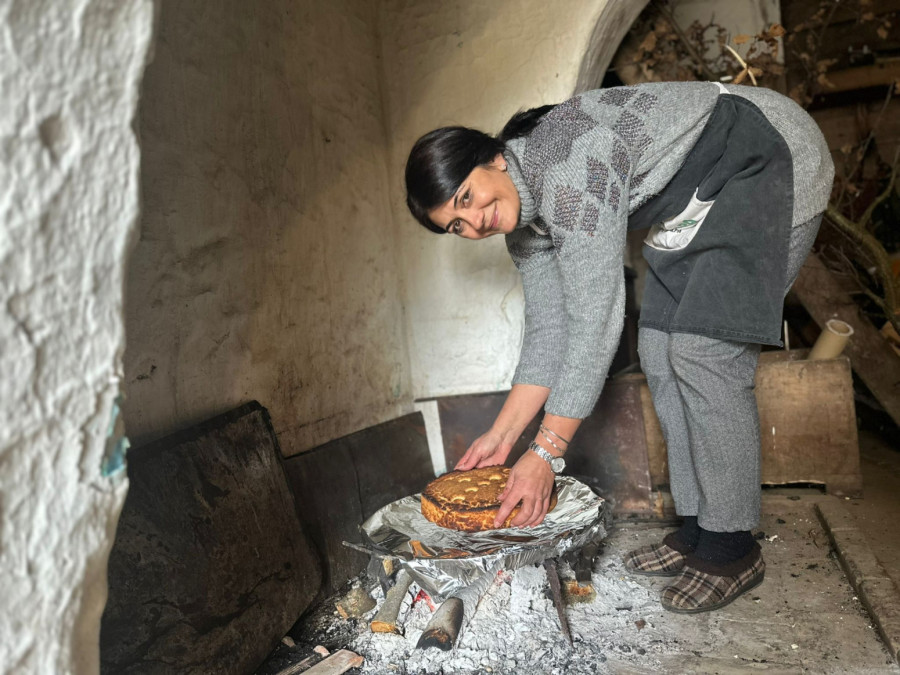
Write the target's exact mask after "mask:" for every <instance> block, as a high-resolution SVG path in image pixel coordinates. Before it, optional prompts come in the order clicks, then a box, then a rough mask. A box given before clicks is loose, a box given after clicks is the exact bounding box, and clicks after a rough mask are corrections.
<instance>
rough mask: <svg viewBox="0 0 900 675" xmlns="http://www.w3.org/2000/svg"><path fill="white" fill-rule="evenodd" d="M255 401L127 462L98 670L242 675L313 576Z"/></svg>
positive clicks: (310, 553)
mask: <svg viewBox="0 0 900 675" xmlns="http://www.w3.org/2000/svg"><path fill="white" fill-rule="evenodd" d="M281 461H282V460H281V451H280V450H279V448H278V443H277V441H276V439H275V434H274V432H273V431H272V425H271V422H270V421H269V415H268V413H267V412H266V410H265V409H264V408H263V407H262V406H260V405H259V404H258V403H256V402H253V403H249V404H247V405H245V406H242V407H240V408H238V409H236V410H234V411H232V412H230V413H226V414H225V415H222V416H220V417H217V418H215V419H212V420H210V421H208V422H205V423H203V424H200V425H198V426H196V427H194V428H192V429H188V430H186V431H184V432H181V433H179V434H175V435H174V436H170V437H168V438H164V439H161V440H159V441H156V442H154V443H152V444H150V445H148V446H145V447H143V448H137V449H134V450H132V451H131V452H130V453H129V456H128V478H129V481H130V485H129V490H128V496H127V498H126V500H125V505H124V508H123V510H122V515H121V517H120V519H119V526H118V531H117V533H116V539H115V542H114V544H113V549H112V552H111V554H110V558H109V600H108V602H107V605H106V610H105V612H104V613H103V619H102V625H101V630H100V658H101V670H102V672H107V673H117V674H118V673H148V672H154V673H158V672H172V673H174V672H177V673H224V674H227V673H235V674H237V673H249V672H253V670H254V669H255V668H256V667H257V666H258V665H259V664H260V663H262V661H263V660H264V659H265V657H266V656H267V655H268V654H269V653H270V652H271V651H272V649H274V648H275V646H276V645H277V644H278V642H279V641H280V640H281V637H282V636H283V635H284V634H285V633H286V632H287V630H288V629H289V628H290V627H291V626H292V625H293V624H294V622H295V621H296V620H297V619H298V618H299V616H300V614H301V613H302V612H303V611H304V610H305V609H306V608H307V607H308V606H309V604H310V602H311V601H312V599H313V596H315V594H316V592H317V590H318V588H319V583H320V579H321V571H320V569H319V563H318V560H317V557H316V553H315V550H314V549H313V547H312V544H311V542H310V540H309V538H308V536H307V533H306V531H305V530H304V528H303V527H302V525H301V523H300V521H299V519H298V517H297V512H296V510H295V507H294V499H293V496H292V495H291V491H290V489H289V488H288V485H287V481H286V480H285V476H284V471H283V469H282V464H281Z"/></svg>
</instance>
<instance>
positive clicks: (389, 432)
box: [284, 413, 434, 599]
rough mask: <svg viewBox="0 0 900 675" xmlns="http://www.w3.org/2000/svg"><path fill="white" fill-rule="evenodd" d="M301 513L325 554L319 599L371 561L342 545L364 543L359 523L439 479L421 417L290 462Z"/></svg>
mask: <svg viewBox="0 0 900 675" xmlns="http://www.w3.org/2000/svg"><path fill="white" fill-rule="evenodd" d="M284 465H285V471H286V472H287V476H288V481H289V483H290V485H291V487H292V489H293V491H294V493H295V495H296V501H297V509H298V511H299V512H300V515H301V517H302V518H303V520H304V523H305V525H306V527H307V529H308V531H309V533H310V536H311V537H312V539H313V541H314V542H315V544H316V546H317V547H318V548H319V550H320V551H321V553H322V560H323V569H324V575H323V576H324V580H323V584H322V591H321V593H320V595H319V599H321V598H322V597H324V595H325V594H327V593H330V592H333V591H336V590H337V589H338V588H340V587H341V586H342V585H343V584H344V583H345V582H346V581H347V580H348V579H350V578H351V577H352V576H354V575H356V574H357V573H359V571H360V570H362V569H363V568H364V567H365V565H366V562H367V558H366V556H365V555H363V554H362V553H359V552H357V551H354V550H352V549H349V548H347V547H346V546H344V545H343V544H342V543H341V542H342V541H345V540H346V541H353V542H359V541H360V540H361V538H360V533H359V525H360V524H361V523H362V522H363V521H364V520H365V519H366V518H368V517H369V516H371V515H372V514H373V513H375V511H377V510H378V509H380V508H381V507H382V506H384V505H385V504H388V503H390V502H392V501H395V500H397V499H400V498H401V497H406V496H407V495H410V494H414V493H416V492H420V491H421V490H422V488H423V487H424V486H425V485H426V484H427V483H428V481H430V480H431V479H433V478H434V469H433V467H432V464H431V455H430V454H429V452H428V440H427V439H426V437H425V422H424V420H423V419H422V414H421V413H413V414H411V415H406V416H404V417H400V418H398V419H395V420H391V421H389V422H385V423H384V424H378V425H376V426H373V427H369V428H367V429H363V430H362V431H358V432H357V433H355V434H350V435H349V436H345V437H343V438H339V439H337V440H335V441H331V442H330V443H326V444H325V445H321V446H319V447H318V448H314V449H313V450H310V451H308V452H304V453H301V454H299V455H294V456H293V457H290V458H288V459H286V460H285V462H284Z"/></svg>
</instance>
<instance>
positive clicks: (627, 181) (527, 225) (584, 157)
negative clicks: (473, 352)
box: [505, 82, 834, 418]
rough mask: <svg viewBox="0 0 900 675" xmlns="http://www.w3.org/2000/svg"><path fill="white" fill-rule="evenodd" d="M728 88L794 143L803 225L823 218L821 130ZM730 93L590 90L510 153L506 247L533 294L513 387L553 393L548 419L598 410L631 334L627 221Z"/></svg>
mask: <svg viewBox="0 0 900 675" xmlns="http://www.w3.org/2000/svg"><path fill="white" fill-rule="evenodd" d="M727 89H728V92H729V93H732V94H735V95H738V96H742V97H744V98H746V99H748V100H749V101H751V102H752V103H754V104H755V105H756V106H757V107H758V108H760V110H761V111H762V112H763V113H764V114H765V115H766V117H767V118H768V119H769V121H770V122H771V124H772V125H773V126H774V127H775V129H776V130H777V131H778V132H779V133H780V134H781V135H782V136H783V137H784V139H785V141H786V142H787V145H788V147H789V149H790V151H791V155H792V159H793V167H794V176H793V178H794V206H793V223H794V224H795V225H798V224H800V223H804V222H806V221H808V220H810V219H811V218H812V217H813V216H815V215H817V214H818V213H821V212H822V211H823V210H824V209H825V206H826V205H827V203H828V197H829V193H830V189H831V181H832V176H833V171H834V169H833V165H832V162H831V155H830V153H829V150H828V147H827V145H826V144H825V140H824V138H823V137H822V134H821V132H820V131H819V129H818V127H817V126H816V124H815V122H813V120H812V119H811V118H810V117H809V116H808V115H807V114H806V112H805V111H804V110H803V109H802V108H800V107H799V106H798V105H796V104H795V103H794V102H793V101H791V100H790V99H788V98H785V97H784V96H781V95H780V94H778V93H776V92H774V91H772V90H770V89H760V88H754V87H742V86H735V85H731V86H728V87H727ZM720 92H721V89H720V88H719V86H718V85H716V84H715V83H709V82H675V83H671V82H670V83H654V84H643V85H637V86H632V87H617V88H612V89H601V90H597V91H591V92H587V93H584V94H581V95H579V96H576V97H575V98H572V99H570V100H568V101H566V102H565V103H562V104H560V105H558V106H556V107H555V108H554V109H553V110H552V111H551V112H550V113H548V114H547V115H546V116H545V117H544V118H542V120H541V122H540V123H539V124H538V126H537V127H536V128H535V129H534V130H533V131H532V132H531V133H530V134H529V135H528V136H526V137H523V138H518V139H514V140H512V141H510V142H509V143H508V147H507V151H506V152H505V157H506V159H507V164H508V166H509V175H510V177H511V178H512V180H513V183H514V184H515V186H516V188H517V189H518V192H519V197H520V199H521V202H522V208H521V214H520V219H519V225H518V227H517V229H516V230H515V231H514V232H513V233H511V234H509V235H507V237H506V243H507V248H508V250H509V252H510V255H511V256H512V259H513V261H514V262H515V264H516V266H517V268H518V269H519V271H520V272H521V274H522V280H523V285H524V290H525V335H524V339H523V344H522V352H521V357H520V360H519V365H518V368H517V369H516V373H515V376H514V378H513V383H514V384H517V383H525V384H536V385H541V386H544V387H549V388H550V389H551V393H550V397H549V399H548V401H547V404H546V406H545V410H546V412H548V413H551V414H555V415H562V416H565V417H574V418H583V417H586V416H587V415H588V414H590V412H591V410H592V409H593V407H594V404H595V403H596V401H597V398H598V397H599V395H600V390H601V389H602V386H603V381H604V379H605V378H606V374H607V371H608V370H609V364H610V363H611V361H612V358H613V356H614V354H615V350H616V348H617V346H618V343H619V337H620V334H621V332H622V324H623V318H624V307H625V286H624V278H623V274H622V263H623V256H624V252H625V233H626V230H627V226H628V216H629V214H630V213H633V212H634V211H636V210H637V209H638V208H639V207H640V206H641V205H642V204H643V203H644V202H646V201H647V200H648V199H649V198H650V197H652V196H653V195H655V194H657V193H658V192H660V191H661V190H662V189H663V188H664V187H665V186H666V184H667V183H668V182H669V181H670V180H671V179H672V177H673V176H674V175H675V173H676V172H677V171H678V169H679V168H680V167H681V165H682V164H683V163H684V160H685V158H686V157H687V155H688V153H689V152H690V150H691V148H692V147H693V146H694V144H695V143H696V142H697V140H698V138H699V137H700V134H701V133H702V131H703V128H704V125H705V123H706V121H707V119H708V118H709V116H710V114H711V112H712V109H713V107H714V105H715V103H716V99H717V97H718V95H719V93H720Z"/></svg>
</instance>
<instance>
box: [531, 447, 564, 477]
mask: <svg viewBox="0 0 900 675" xmlns="http://www.w3.org/2000/svg"><path fill="white" fill-rule="evenodd" d="M528 449H529V450H531V451H532V452H533V453H534V454H536V455H537V456H538V457H540V458H541V459H543V460H544V461H545V462H547V464H549V465H550V470H551V471H552V472H553V473H556V474H559V473H562V471H563V469H565V468H566V460H564V459H563V458H562V457H554V456H553V455H551V454H550V453H549V452H547V451H546V450H544V448H542V447H541V446H540V445H539V444H538V442H537V441H531V445H529V446H528Z"/></svg>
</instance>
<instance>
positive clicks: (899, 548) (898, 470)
mask: <svg viewBox="0 0 900 675" xmlns="http://www.w3.org/2000/svg"><path fill="white" fill-rule="evenodd" d="M859 459H860V468H861V470H862V475H863V497H862V499H850V500H847V501H846V502H845V503H846V505H847V510H848V511H850V513H851V514H852V515H853V516H854V518H855V519H856V522H857V525H858V526H859V528H860V530H862V532H863V533H864V534H865V535H866V539H867V540H868V542H869V547H870V548H871V550H872V553H874V554H875V557H876V558H877V559H878V562H880V563H881V565H882V566H883V567H884V569H885V570H886V571H887V573H888V574H889V575H890V576H891V578H892V579H893V580H894V583H895V584H896V585H897V586H898V588H900V452H898V449H896V448H892V447H891V446H890V445H889V443H888V441H886V440H885V439H884V438H882V437H881V436H879V435H877V434H874V433H871V432H866V431H861V432H860V435H859Z"/></svg>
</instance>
